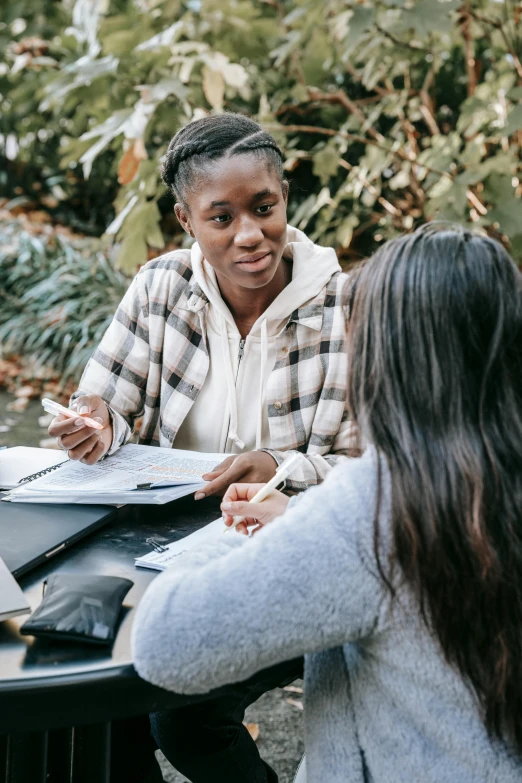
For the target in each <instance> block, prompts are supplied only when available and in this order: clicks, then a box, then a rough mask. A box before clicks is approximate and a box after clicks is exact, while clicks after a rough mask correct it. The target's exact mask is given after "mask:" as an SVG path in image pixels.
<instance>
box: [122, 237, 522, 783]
mask: <svg viewBox="0 0 522 783" xmlns="http://www.w3.org/2000/svg"><path fill="white" fill-rule="evenodd" d="M348 331H349V355H350V373H349V382H348V397H349V409H350V410H351V411H352V412H353V416H354V419H355V421H356V422H357V424H358V425H359V428H360V432H361V436H362V438H363V440H364V442H365V443H366V444H367V445H368V449H367V451H366V453H365V454H364V455H363V457H362V458H361V459H358V460H345V461H344V462H343V463H342V464H340V465H339V466H338V467H337V468H335V470H333V471H331V473H330V475H329V476H328V478H327V480H326V481H325V482H324V484H322V485H321V486H319V487H314V488H313V489H311V490H310V491H309V492H306V493H304V494H303V495H301V496H300V497H299V498H296V499H295V500H294V501H291V505H290V508H288V510H287V512H286V513H285V514H284V516H282V517H281V518H280V519H278V520H276V521H275V522H274V523H273V524H269V525H267V526H266V527H264V528H263V530H261V532H260V533H259V535H255V536H254V537H253V539H249V538H246V537H245V536H239V535H232V534H231V535H226V536H223V537H222V539H223V540H222V541H220V542H219V544H215V545H213V546H210V545H208V546H207V547H206V548H205V549H200V550H199V551H198V552H190V553H187V555H186V556H184V558H183V559H182V560H180V561H179V562H178V564H177V566H176V568H175V569H171V570H170V571H167V572H166V573H165V574H162V575H161V576H160V577H159V578H158V579H157V580H155V581H154V582H153V583H152V585H151V586H150V587H149V589H148V591H147V592H146V594H145V597H144V599H143V601H142V603H141V604H140V606H139V607H138V612H137V616H136V620H135V624H134V654H135V662H136V668H137V670H138V672H139V673H140V674H141V675H142V677H144V678H145V679H148V680H150V681H151V682H153V683H155V684H156V685H160V686H162V687H164V688H170V689H171V690H173V691H176V692H177V693H200V692H202V691H205V690H209V689H210V688H217V687H219V686H221V685H223V684H224V683H227V682H230V681H231V680H232V679H244V678H246V677H250V676H251V675H252V673H253V672H255V671H257V670H259V669H262V668H263V667H266V666H274V665H275V664H277V662H278V661H285V660H288V659H289V658H292V657H294V656H296V655H300V654H303V653H305V654H306V655H305V723H306V726H305V730H306V755H307V774H306V779H307V783H347V782H348V781H350V783H363V781H367V782H368V781H372V783H406V782H408V783H410V781H411V782H412V783H413V782H414V781H415V783H420V781H422V783H457V782H458V783H490V782H491V783H492V782H493V781H495V783H518V782H519V781H520V780H522V385H521V383H520V379H521V377H522V278H521V275H520V272H519V271H518V269H517V268H516V266H515V264H514V263H513V262H512V261H511V259H510V258H509V256H508V255H507V253H506V252H505V251H504V250H503V249H502V247H500V245H498V244H496V243H495V242H493V241H492V240H491V239H487V238H485V237H480V236H474V235H472V234H471V233H469V232H466V231H464V230H462V229H453V228H448V227H447V226H446V227H445V228H444V229H442V230H440V229H437V227H436V226H434V227H431V226H430V227H428V228H426V229H424V230H421V231H417V232H415V233H414V234H412V235H410V236H407V237H402V238H400V239H397V240H393V241H392V242H390V243H388V244H387V245H385V246H384V247H383V248H382V249H381V250H380V251H379V252H378V253H377V254H376V255H375V256H374V257H373V258H372V259H371V260H370V261H369V262H368V264H367V265H366V266H365V267H364V268H363V269H362V272H361V273H360V276H358V277H357V279H356V292H355V300H354V305H353V308H352V312H351V316H350V322H349V326H348ZM254 491H255V488H253V487H250V488H249V487H246V488H245V486H244V485H241V486H238V487H233V488H231V489H230V490H229V497H228V498H227V497H225V501H224V505H225V508H224V511H225V512H226V514H227V515H228V522H230V521H231V518H230V515H233V514H244V513H245V512H246V513H247V514H248V515H249V522H252V521H253V519H257V520H258V521H259V522H261V523H263V522H267V521H268V520H269V517H270V515H274V514H279V513H281V508H283V507H284V506H285V505H286V503H287V502H288V499H287V498H285V497H284V496H282V495H280V494H278V493H276V494H274V496H273V500H270V499H267V500H266V501H265V502H264V503H262V504H260V506H259V509H257V508H256V507H252V506H250V507H248V506H246V504H245V503H244V502H243V501H244V500H245V499H247V498H248V497H250V496H251V495H252V494H253V492H254ZM236 501H239V502H236ZM293 503H295V506H294V507H292V504H293ZM270 510H271V511H270ZM244 585H254V586H255V589H253V590H251V591H248V590H242V589H241V587H242V586H244ZM231 596H232V598H231ZM202 638H204V644H202V643H201V640H202ZM153 726H154V721H153ZM255 779H256V778H248V777H246V776H245V778H244V780H245V781H247V780H255ZM207 780H208V781H211V780H214V778H213V777H212V775H209V777H208V778H207Z"/></svg>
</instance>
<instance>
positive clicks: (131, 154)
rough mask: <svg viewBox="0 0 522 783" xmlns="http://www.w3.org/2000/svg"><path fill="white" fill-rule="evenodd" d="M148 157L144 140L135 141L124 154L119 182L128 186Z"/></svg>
mask: <svg viewBox="0 0 522 783" xmlns="http://www.w3.org/2000/svg"><path fill="white" fill-rule="evenodd" d="M146 157H147V151H146V150H145V145H144V144H143V141H142V139H135V141H134V143H132V144H131V145H130V146H129V148H128V149H127V150H126V151H125V152H124V153H123V155H122V157H121V158H120V162H119V164H118V182H119V183H120V185H128V184H129V182H132V180H133V179H134V178H135V177H136V174H137V173H138V169H139V167H140V163H141V161H142V160H144V159H145V158H146Z"/></svg>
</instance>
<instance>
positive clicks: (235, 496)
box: [223, 484, 264, 503]
mask: <svg viewBox="0 0 522 783" xmlns="http://www.w3.org/2000/svg"><path fill="white" fill-rule="evenodd" d="M262 487H264V484H231V485H230V486H229V488H228V489H227V491H226V492H225V494H224V496H223V503H227V502H230V503H234V502H235V501H236V500H252V498H253V497H254V495H255V494H256V493H257V492H259V490H260V489H261V488H262Z"/></svg>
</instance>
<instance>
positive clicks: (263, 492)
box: [223, 452, 301, 533]
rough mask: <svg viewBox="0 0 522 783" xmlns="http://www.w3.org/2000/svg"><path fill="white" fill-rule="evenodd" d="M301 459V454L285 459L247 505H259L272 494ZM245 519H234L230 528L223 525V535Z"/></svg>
mask: <svg viewBox="0 0 522 783" xmlns="http://www.w3.org/2000/svg"><path fill="white" fill-rule="evenodd" d="M300 458H301V454H300V453H299V452H298V453H297V454H294V455H293V456H291V457H288V458H287V459H285V460H284V462H282V463H281V464H280V465H279V467H278V468H277V469H276V472H275V476H273V477H272V478H271V479H270V481H268V482H267V483H266V484H265V485H264V487H261V489H260V490H259V492H256V494H255V495H254V497H253V498H252V499H251V500H249V501H248V502H249V503H261V501H262V500H264V499H265V498H266V497H268V495H269V494H270V493H271V492H272V490H273V489H275V488H276V487H277V485H278V484H280V483H281V482H282V481H284V480H285V478H286V477H287V476H288V474H289V473H290V471H291V470H292V468H293V467H294V465H295V464H296V462H297V461H298V460H299V459H300ZM244 519H245V517H234V521H233V522H232V524H231V525H230V526H228V525H225V529H224V531H223V533H226V532H227V531H228V530H232V529H233V528H235V527H236V525H239V523H240V522H242V521H243V520H244Z"/></svg>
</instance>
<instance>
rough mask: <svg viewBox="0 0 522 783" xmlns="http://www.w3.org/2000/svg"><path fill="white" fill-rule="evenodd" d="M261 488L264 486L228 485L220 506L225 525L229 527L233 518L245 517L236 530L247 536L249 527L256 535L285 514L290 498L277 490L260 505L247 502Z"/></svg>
mask: <svg viewBox="0 0 522 783" xmlns="http://www.w3.org/2000/svg"><path fill="white" fill-rule="evenodd" d="M262 487H264V484H231V485H230V487H229V488H228V489H227V491H226V493H225V496H224V497H223V502H222V504H221V510H222V512H223V519H224V521H225V525H227V526H228V527H230V525H231V524H232V522H233V520H234V517H245V519H244V521H243V522H240V523H239V524H238V525H237V526H236V530H237V531H238V533H243V534H244V535H248V528H249V527H253V531H252V533H257V532H258V530H261V528H262V527H264V526H265V525H267V524H268V523H269V522H272V520H273V519H275V518H276V517H280V516H282V515H283V514H284V513H285V511H286V507H287V505H288V503H289V502H290V498H288V497H287V496H286V495H283V493H282V492H278V491H277V489H274V490H273V491H272V492H271V493H270V494H269V495H268V497H267V498H265V500H263V501H262V502H261V503H249V502H248V501H249V500H250V499H251V498H253V497H254V495H255V494H256V493H257V492H259V490H260V489H261V488H262Z"/></svg>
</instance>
